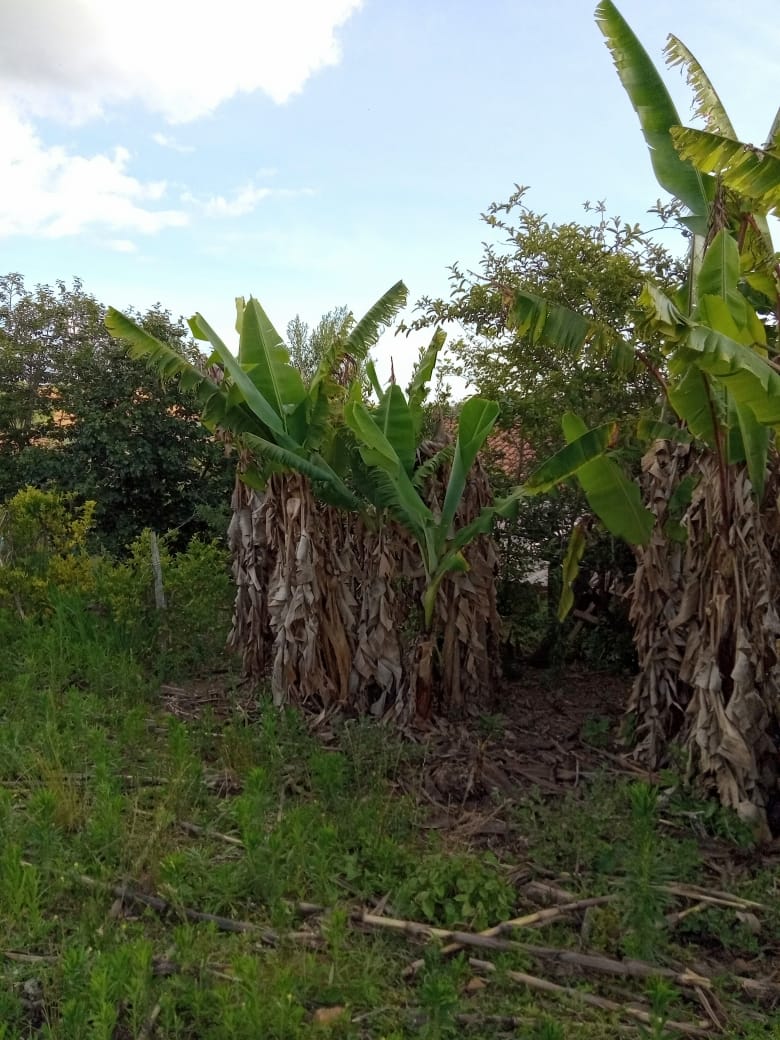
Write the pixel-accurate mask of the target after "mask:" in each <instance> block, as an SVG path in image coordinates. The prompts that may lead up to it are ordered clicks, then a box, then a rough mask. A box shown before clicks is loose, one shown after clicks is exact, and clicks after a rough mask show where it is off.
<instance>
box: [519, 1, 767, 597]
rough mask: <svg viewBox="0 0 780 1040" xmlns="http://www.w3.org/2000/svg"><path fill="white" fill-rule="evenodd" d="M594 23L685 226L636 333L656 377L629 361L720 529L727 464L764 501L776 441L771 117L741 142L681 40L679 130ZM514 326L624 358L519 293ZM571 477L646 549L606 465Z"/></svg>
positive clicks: (647, 63) (543, 338)
mask: <svg viewBox="0 0 780 1040" xmlns="http://www.w3.org/2000/svg"><path fill="white" fill-rule="evenodd" d="M596 22H597V24H598V26H599V28H600V29H601V31H602V33H603V34H604V36H605V38H606V42H607V46H608V48H609V50H610V52H611V54H612V57H613V60H614V63H615V66H616V68H617V71H618V75H619V77H620V79H621V82H622V83H623V86H624V88H625V90H626V92H627V94H628V96H629V99H630V101H631V103H632V105H633V107H634V109H635V111H636V113H637V115H638V117H639V122H640V126H641V129H642V132H643V134H644V137H645V140H646V142H647V145H648V148H649V152H650V159H651V162H652V165H653V169H654V172H655V174H656V178H657V179H658V182H659V184H660V185H661V187H663V188H664V189H665V190H666V191H668V192H669V193H670V194H672V195H673V196H674V197H675V198H676V199H678V200H679V201H680V202H681V203H682V204H683V206H684V207H685V209H686V210H687V211H688V212H687V214H686V215H685V216H683V217H682V218H681V222H682V223H683V224H684V225H685V227H686V228H687V229H688V231H689V232H690V233H691V250H690V258H691V259H690V264H689V271H688V279H687V282H686V284H685V285H684V286H681V288H680V290H679V291H678V292H677V293H676V294H675V295H674V297H673V298H670V297H668V296H665V295H664V294H663V293H661V292H660V291H659V290H658V289H657V288H655V287H654V286H653V285H651V284H648V285H647V286H646V288H645V290H644V292H643V294H642V297H641V298H640V301H639V303H640V306H641V308H642V311H643V315H644V317H641V316H640V317H639V319H638V320H643V321H645V322H646V323H648V324H649V325H650V326H651V327H652V328H654V329H655V330H657V331H659V332H660V333H661V334H662V337H663V342H664V344H665V346H664V348H663V349H664V354H665V359H664V364H663V366H662V367H661V368H658V367H654V366H651V365H650V364H649V362H648V359H646V358H645V357H643V356H642V355H641V354H638V353H637V354H636V360H637V363H640V364H647V365H648V367H650V368H651V371H652V374H653V376H654V377H655V378H656V379H657V381H658V382H659V384H660V386H661V389H662V396H663V403H664V408H665V410H666V411H667V413H668V411H669V410H670V409H671V411H672V412H673V413H674V418H675V419H676V424H674V426H673V427H672V428H673V429H674V430H676V435H675V436H679V435H680V434H681V433H683V432H684V431H688V433H687V434H685V435H686V436H688V437H689V438H690V436H691V435H692V436H694V437H696V438H698V439H699V440H701V441H703V442H705V443H706V444H707V445H708V446H709V448H710V449H711V450H712V451H713V452H714V453H715V455H716V457H717V459H718V468H719V473H720V483H721V503H722V516H723V523H724V524H728V521H729V515H730V498H729V495H730V489H729V475H728V467H729V464H731V463H738V462H744V463H745V464H746V466H747V469H748V474H749V476H750V480H751V484H752V486H753V490H754V492H755V494H756V495H757V496H758V498H759V499H760V497H761V496H762V494H763V490H764V486H765V475H766V467H767V457H768V452H769V450H770V444H771V443H772V439H773V438H772V433H773V429H780V375H778V371H777V369H776V367H775V364H774V362H773V361H772V360H771V359H770V357H769V347H770V344H769V342H768V337H767V326H766V324H765V323H764V322H763V321H762V320H761V317H760V315H759V313H758V311H762V310H763V311H769V310H776V311H778V300H780V267H778V258H777V255H776V254H775V252H774V248H773V246H772V240H771V236H770V233H769V227H768V224H767V221H766V214H767V213H770V212H772V211H776V209H777V206H778V203H780V191H779V190H778V184H780V150H778V149H780V140H778V131H780V113H779V114H778V116H776V117H775V120H774V122H773V125H772V131H771V132H770V139H769V143H768V145H767V147H766V148H765V149H764V150H760V149H754V148H752V147H750V146H747V145H744V144H742V143H741V142H739V141H737V140H736V134H735V132H734V128H733V126H732V124H731V122H730V120H729V118H728V115H727V114H726V112H725V110H724V108H723V105H722V103H721V101H720V98H719V97H718V95H717V93H716V91H715V89H714V87H713V86H712V84H711V82H710V80H709V79H708V77H707V76H706V74H705V73H704V70H703V69H702V68H701V66H700V65H699V63H698V62H697V61H696V59H695V57H694V56H693V54H691V52H690V51H689V50H688V49H687V48H686V47H685V45H684V44H682V43H681V41H679V40H677V39H676V38H675V37H670V39H669V42H668V44H667V48H666V56H667V61H668V63H669V64H670V65H681V66H682V67H683V69H684V70H685V72H686V74H687V77H688V82H689V84H690V85H691V86H692V88H693V90H694V98H695V102H696V106H697V112H698V114H699V115H700V116H704V117H705V125H706V127H707V129H706V130H703V131H700V130H691V129H687V128H683V127H682V126H681V125H680V124H681V120H680V118H679V115H678V113H677V110H676V109H675V106H674V104H673V102H672V100H671V97H670V95H669V93H668V91H667V89H666V87H665V85H664V83H663V80H662V78H661V76H660V75H659V73H658V72H657V70H656V69H655V66H654V65H653V63H652V61H651V60H650V58H649V57H648V55H647V53H646V51H645V50H644V48H643V47H642V45H641V44H640V42H639V40H638V39H637V38H636V36H635V35H634V33H633V31H632V30H631V28H630V27H629V25H628V24H627V23H626V21H625V19H623V17H622V15H621V14H620V12H619V11H618V10H617V8H616V6H615V4H614V3H612V0H602V2H601V3H599V4H598V6H597V8H596ZM756 308H758V310H757V309H756ZM778 313H780V311H778ZM510 317H511V320H512V321H513V323H514V325H515V327H516V328H517V330H518V331H519V332H520V333H521V334H524V335H526V336H528V338H529V339H530V340H532V341H535V342H550V343H554V344H556V345H559V346H568V347H569V348H571V349H572V350H577V351H579V350H582V348H583V347H585V346H587V345H588V344H590V343H594V342H595V341H596V340H598V339H602V340H603V339H604V338H606V339H607V340H608V341H610V342H611V343H612V344H613V348H614V349H613V356H614V357H616V358H624V357H625V356H626V355H628V356H631V355H632V354H634V348H633V345H632V344H631V342H630V340H626V339H625V338H624V337H622V336H621V335H620V334H619V333H618V332H617V331H616V330H613V329H607V328H605V327H604V326H603V325H602V326H599V325H596V324H595V323H593V322H591V321H589V320H588V319H587V318H586V317H584V316H583V315H581V314H576V313H574V312H572V311H569V310H567V309H566V308H564V307H561V306H558V305H557V304H555V303H554V302H551V301H547V300H544V299H542V298H541V297H539V296H535V295H533V294H531V293H527V292H524V291H522V290H521V291H517V292H516V293H515V296H514V302H513V306H512V309H511V316H510ZM665 425H666V427H669V426H670V424H669V423H668V422H667V423H666V424H665ZM581 432H582V427H581V424H580V423H579V421H578V420H576V419H575V418H574V417H564V433H565V436H566V437H567V439H568V438H570V437H573V436H574V435H575V434H577V433H581ZM637 433H638V434H639V436H640V438H641V437H642V436H645V437H649V439H652V437H653V436H657V435H658V434H657V430H655V432H654V433H651V431H650V426H649V425H648V424H647V423H646V422H640V423H639V425H638V427H637ZM576 478H577V479H578V480H579V482H580V484H581V485H582V488H583V490H584V492H585V494H586V497H587V498H588V501H589V503H590V506H591V509H592V510H593V512H594V513H595V514H596V515H597V516H598V517H599V518H600V520H601V521H602V522H603V523H604V525H605V526H606V527H607V528H608V529H609V530H610V531H611V532H612V533H614V534H616V535H619V536H620V537H622V538H624V539H625V540H626V541H628V542H629V543H632V544H634V545H645V544H647V541H648V540H649V537H650V533H651V530H652V525H653V515H652V514H651V513H649V511H648V510H646V509H645V508H644V507H643V506H642V504H641V501H640V498H639V490H638V488H636V487H635V486H634V485H633V484H632V482H631V481H629V480H628V478H627V477H626V476H625V475H624V474H623V472H622V470H620V467H619V466H618V465H617V463H616V462H615V461H614V460H611V459H607V458H604V459H601V460H594V461H593V462H591V463H590V464H589V465H588V466H584V467H581V468H580V469H579V470H578V471H577V473H576ZM582 539H583V533H582V529H581V528H577V529H575V531H574V534H573V536H572V541H571V543H570V546H569V552H568V553H567V557H566V561H565V572H566V573H565V576H564V577H565V580H564V590H563V599H562V603H561V610H562V612H565V610H566V609H568V608H569V607H570V605H571V582H572V581H573V580H574V577H576V572H577V566H578V561H579V559H580V558H581V556H582Z"/></svg>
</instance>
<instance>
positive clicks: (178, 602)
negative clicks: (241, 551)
mask: <svg viewBox="0 0 780 1040" xmlns="http://www.w3.org/2000/svg"><path fill="white" fill-rule="evenodd" d="M158 545H159V555H160V566H161V570H162V580H163V590H164V593H165V600H166V606H165V609H163V610H160V609H158V608H157V606H156V604H155V599H154V572H153V568H152V535H151V532H150V531H148V530H147V531H144V532H143V534H141V535H140V536H139V537H138V538H137V539H136V540H135V541H134V542H133V543H132V545H131V546H130V555H129V557H128V558H127V559H126V560H125V561H123V562H122V563H118V564H114V563H104V566H103V567H102V568H101V571H100V577H99V588H98V589H97V598H98V600H99V601H100V605H102V607H103V608H104V609H106V610H108V612H109V613H110V615H111V617H112V618H113V619H114V621H115V622H116V624H117V625H119V626H120V628H121V629H122V631H123V632H124V633H125V635H126V638H127V643H128V645H129V646H131V647H133V648H134V649H135V650H136V652H137V653H138V654H139V655H140V656H142V657H143V658H144V659H146V660H150V661H154V662H155V671H156V672H157V673H158V674H160V675H175V674H190V673H195V672H198V671H200V670H203V669H210V670H213V668H214V664H215V662H216V661H219V660H220V659H221V658H222V657H223V655H224V651H225V640H226V638H227V633H228V625H229V621H230V610H231V603H232V597H233V585H232V580H231V577H230V568H229V564H230V558H229V553H228V550H227V548H225V547H223V546H221V545H219V544H218V543H217V542H215V541H212V542H204V541H201V540H199V539H193V540H192V541H191V542H190V544H189V545H188V547H187V549H186V550H185V551H184V552H180V553H177V554H175V555H174V554H172V553H171V552H170V550H169V547H168V543H167V539H166V538H161V539H159V542H158Z"/></svg>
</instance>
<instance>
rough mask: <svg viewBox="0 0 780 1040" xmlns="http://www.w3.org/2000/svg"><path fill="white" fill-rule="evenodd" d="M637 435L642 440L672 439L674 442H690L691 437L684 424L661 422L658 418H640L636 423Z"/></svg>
mask: <svg viewBox="0 0 780 1040" xmlns="http://www.w3.org/2000/svg"><path fill="white" fill-rule="evenodd" d="M636 433H637V437H640V438H641V439H642V440H644V441H674V442H675V443H676V444H690V443H691V441H692V440H693V438H692V437H691V434H690V433H689V431H688V430H686V429H685V427H684V426H677V425H675V424H674V423H668V422H662V421H661V420H660V419H647V418H644V419H640V420H639V422H638V423H637V424H636Z"/></svg>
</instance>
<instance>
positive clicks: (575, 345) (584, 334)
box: [509, 289, 596, 354]
mask: <svg viewBox="0 0 780 1040" xmlns="http://www.w3.org/2000/svg"><path fill="white" fill-rule="evenodd" d="M509 324H510V325H511V326H512V327H513V328H514V329H516V331H517V332H518V334H519V335H521V336H528V337H529V338H530V339H531V340H532V342H534V343H551V344H555V345H556V346H561V347H564V348H565V349H567V350H570V351H571V352H572V353H574V354H576V353H579V352H580V351H581V350H582V348H583V347H584V346H585V344H586V343H587V342H588V341H589V340H590V339H592V338H593V336H594V335H595V332H596V329H595V325H594V324H593V322H590V321H588V319H587V318H584V317H583V316H582V315H581V314H577V312H576V311H571V310H569V309H568V307H560V306H559V305H558V304H555V303H549V302H548V301H547V300H545V299H543V298H542V297H541V296H537V295H535V294H534V293H530V292H526V291H525V290H523V289H518V290H516V291H515V294H514V300H513V303H512V307H511V310H510V314H509Z"/></svg>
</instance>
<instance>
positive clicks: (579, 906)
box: [403, 896, 617, 978]
mask: <svg viewBox="0 0 780 1040" xmlns="http://www.w3.org/2000/svg"><path fill="white" fill-rule="evenodd" d="M616 898H617V897H616V896H593V897H592V898H590V899H576V900H574V901H573V902H571V903H561V904H560V905H559V906H550V907H546V908H545V909H544V910H535V911H534V912H533V913H531V914H526V915H525V916H524V917H515V918H513V919H512V920H511V921H501V922H500V923H499V924H497V925H494V926H493V927H492V928H485V929H484V930H483V931H481V932H478V933H477V934H478V935H482V936H487V937H488V938H491V937H492V936H496V935H503V934H504V933H505V932H508V931H510V930H511V929H513V928H535V927H538V926H539V925H541V924H547V922H548V921H554V920H556V919H557V918H559V917H563V916H564V915H566V914H571V913H574V912H575V911H577V910H587V909H588V907H591V906H603V905H604V904H605V903H611V902H613V901H614V900H615V899H616ZM462 949H463V945H462V944H461V943H458V942H453V943H450V944H449V945H447V946H445V947H443V949H442V951H441V954H442V956H443V957H449V956H451V955H452V954H454V953H458V952H459V951H460V950H462ZM424 964H425V961H424V960H416V961H413V962H412V963H411V964H410V965H409V966H408V967H406V968H405V969H404V973H403V974H404V978H408V977H409V976H411V975H414V974H416V973H417V972H418V971H420V969H421V968H422V967H423V966H424Z"/></svg>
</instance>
